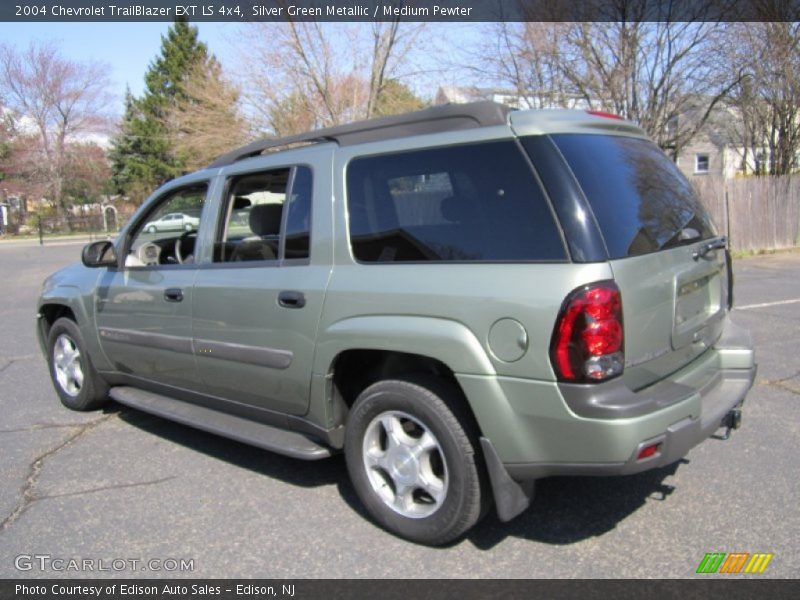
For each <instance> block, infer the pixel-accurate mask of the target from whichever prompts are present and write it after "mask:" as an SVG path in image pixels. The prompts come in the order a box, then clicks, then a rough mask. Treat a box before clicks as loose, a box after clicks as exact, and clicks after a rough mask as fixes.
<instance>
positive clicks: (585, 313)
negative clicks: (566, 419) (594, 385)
mask: <svg viewBox="0 0 800 600" xmlns="http://www.w3.org/2000/svg"><path fill="white" fill-rule="evenodd" d="M624 337H625V336H624V329H623V326H622V298H621V296H620V292H619V288H617V285H616V284H615V283H614V282H613V281H601V282H598V283H594V284H591V285H587V286H583V287H580V288H578V289H576V290H574V291H573V292H572V293H571V294H570V295H569V296H567V298H566V300H564V304H563V305H562V307H561V312H560V313H559V316H558V320H557V321H556V326H555V328H554V329H553V337H552V339H551V341H550V361H551V362H552V364H553V369H554V370H555V372H556V375H557V376H558V379H559V380H560V381H570V382H596V381H605V380H606V379H610V378H611V377H616V376H617V375H619V374H621V373H622V370H623V366H624V364H625V354H624V348H623V346H624Z"/></svg>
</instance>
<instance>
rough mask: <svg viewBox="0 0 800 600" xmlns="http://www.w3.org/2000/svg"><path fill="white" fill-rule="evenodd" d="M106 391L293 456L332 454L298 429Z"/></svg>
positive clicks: (132, 392) (131, 391)
mask: <svg viewBox="0 0 800 600" xmlns="http://www.w3.org/2000/svg"><path fill="white" fill-rule="evenodd" d="M108 395H109V396H111V398H113V399H114V400H116V401H117V402H119V403H120V404H124V405H126V406H130V407H131V408H137V409H139V410H143V411H144V412H148V413H151V414H154V415H156V416H159V417H164V418H165V419H169V420H170V421H176V422H178V423H182V424H184V425H189V426H190V427H195V428H197V429H202V430H203V431H208V432H210V433H216V434H217V435H221V436H223V437H226V438H230V439H232V440H236V441H238V442H243V443H245V444H250V445H251V446H256V447H258V448H263V449H264V450H270V451H272V452H277V453H278V454H283V455H285V456H290V457H292V458H299V459H301V460H319V459H322V458H327V457H329V456H331V455H332V454H333V451H332V450H331V449H330V448H328V447H326V446H321V445H319V444H317V443H316V442H314V441H312V440H311V439H309V438H307V437H306V436H304V435H303V434H301V433H297V432H295V431H287V430H285V429H280V428H278V427H273V426H271V425H265V424H264V423H258V422H256V421H250V420H248V419H242V418H241V417H236V416H234V415H229V414H226V413H223V412H219V411H216V410H212V409H210V408H205V407H203V406H198V405H196V404H190V403H188V402H182V401H180V400H175V399H174V398H170V397H168V396H162V395H160V394H154V393H152V392H147V391H145V390H140V389H139V388H135V387H129V386H120V387H112V388H111V390H110V391H109V393H108Z"/></svg>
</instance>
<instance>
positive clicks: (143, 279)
mask: <svg viewBox="0 0 800 600" xmlns="http://www.w3.org/2000/svg"><path fill="white" fill-rule="evenodd" d="M301 144H302V145H301ZM180 212H190V213H194V214H199V215H200V224H199V227H198V228H197V230H191V231H185V232H159V231H156V232H151V231H148V228H147V227H146V224H147V223H149V222H152V221H154V220H157V219H159V218H160V217H161V216H163V215H166V214H169V213H180ZM731 301H732V274H731V265H730V256H729V254H728V252H727V250H726V248H725V239H724V238H722V237H720V236H718V235H717V233H716V232H715V230H714V227H713V225H712V223H711V222H710V220H709V218H708V216H707V214H706V213H705V211H704V210H703V208H702V206H701V205H700V204H699V203H698V201H697V199H696V197H695V195H694V193H693V191H692V188H691V187H690V185H689V184H688V182H687V181H686V179H685V178H684V177H683V176H682V175H681V174H680V173H679V171H678V170H677V168H676V167H675V165H674V164H673V163H672V162H671V161H670V160H669V159H668V158H667V157H666V156H665V155H664V153H663V152H662V151H661V150H659V148H658V147H657V146H656V145H655V144H654V143H652V142H651V141H649V140H648V139H647V138H646V137H645V135H644V133H643V132H642V131H641V130H640V129H638V128H637V127H635V126H634V125H632V124H630V123H627V122H625V121H622V120H620V119H618V118H614V117H612V116H611V115H606V114H601V113H586V112H580V111H548V110H542V111H511V110H510V109H508V108H506V107H504V106H501V105H499V104H494V103H490V102H482V103H475V104H466V105H460V106H459V105H448V106H442V107H436V108H430V109H427V110H423V111H420V112H417V113H412V114H408V115H402V116H395V117H386V118H381V119H376V120H372V121H365V122H361V123H355V124H352V125H345V126H340V127H333V128H330V129H323V130H319V131H314V132H311V133H308V134H303V135H298V136H293V137H289V138H284V139H279V140H266V141H261V142H255V143H253V144H251V145H249V146H245V147H244V148H241V149H239V150H236V151H234V152H232V153H230V154H228V155H225V156H223V157H221V158H219V159H218V160H216V161H215V162H214V163H213V164H211V165H210V166H209V167H208V168H206V169H203V170H202V171H199V172H197V173H193V174H191V175H187V176H185V177H181V178H180V179H177V180H174V181H171V182H169V183H167V184H166V185H164V186H163V187H162V188H161V189H159V190H158V191H156V192H155V194H153V196H152V197H151V198H150V199H149V200H147V201H146V202H145V203H144V204H143V205H142V207H141V209H140V210H139V211H138V212H137V214H136V215H135V216H134V217H133V218H132V219H131V220H130V222H129V223H128V224H127V226H126V227H125V228H124V229H123V230H122V232H121V234H120V235H119V237H118V238H117V240H116V241H114V242H113V243H112V242H108V241H101V242H95V243H93V244H89V245H88V246H87V247H86V248H85V249H84V252H83V264H82V265H75V266H72V267H68V268H66V269H63V270H61V271H59V272H57V273H55V274H54V275H52V276H51V277H50V278H48V279H47V280H46V281H45V283H44V288H43V290H42V295H41V299H40V300H39V306H38V331H39V336H40V339H41V344H42V348H43V349H44V352H45V354H46V356H47V359H48V363H49V367H50V375H51V376H52V379H53V384H54V386H55V389H56V391H57V393H58V395H59V397H60V398H61V401H62V402H63V403H64V404H65V405H66V406H67V407H69V408H71V409H75V410H89V409H94V408H97V407H99V406H100V405H101V404H102V403H103V402H105V401H106V399H107V398H108V397H110V398H113V399H114V400H116V401H118V402H121V403H123V404H126V405H129V406H132V407H135V408H138V409H141V410H144V411H148V412H151V413H154V414H156V415H160V416H162V417H165V418H167V419H173V420H175V421H179V422H181V423H185V424H188V425H192V426H195V427H197V428H200V429H203V430H206V431H212V432H215V433H219V434H221V435H224V436H228V437H231V438H233V439H236V440H240V441H243V442H247V443H250V444H252V445H254V446H258V447H260V448H266V449H268V450H272V451H274V452H279V453H282V454H286V455H288V456H292V457H295V458H299V459H307V460H315V459H321V458H325V457H327V456H330V455H332V454H334V453H337V452H340V451H344V454H345V457H346V461H347V467H348V470H349V473H350V477H351V479H352V483H353V486H354V488H355V490H356V492H357V493H358V495H359V497H360V499H361V500H362V502H363V503H364V505H365V506H366V507H367V509H368V511H369V512H370V514H371V515H372V516H373V517H374V519H375V520H376V521H377V522H378V523H380V525H381V526H383V527H385V528H386V529H388V530H390V531H392V532H394V533H396V534H398V535H400V536H403V537H405V538H407V539H410V540H414V541H417V542H421V543H426V544H444V543H446V542H448V541H450V540H453V539H455V538H457V537H458V536H460V535H462V534H464V532H466V531H467V530H469V529H470V528H471V527H472V526H473V525H474V524H475V523H476V522H477V521H478V520H479V519H480V518H481V517H482V516H483V515H484V514H486V512H487V511H488V509H489V507H490V505H491V502H492V501H493V502H494V504H495V506H496V509H497V511H498V515H499V517H500V518H501V519H502V520H509V519H511V518H513V517H514V516H516V515H517V514H519V513H520V512H521V511H522V510H524V509H525V508H526V507H527V506H528V504H529V502H530V498H531V496H532V492H533V483H534V481H535V480H536V479H538V478H541V477H547V476H549V475H569V474H576V475H619V474H627V473H638V472H640V471H644V470H646V469H652V468H656V467H661V466H664V465H668V464H670V463H672V462H674V461H676V460H678V459H679V458H681V457H682V456H683V455H685V454H686V453H687V452H688V451H689V449H690V448H692V447H693V446H694V445H696V444H698V443H699V442H701V441H702V440H704V439H706V438H707V437H709V436H710V435H711V434H712V433H714V432H715V431H716V430H717V429H718V428H720V427H725V428H727V431H728V432H729V431H730V429H735V428H737V427H738V425H739V420H740V418H741V412H740V406H741V404H742V402H743V400H744V398H745V395H746V394H747V391H748V390H749V388H750V386H751V384H752V382H753V378H754V376H755V372H756V366H755V363H754V354H753V350H752V348H751V342H750V339H749V335H748V334H747V332H745V331H743V330H742V329H740V328H738V327H737V326H736V325H734V324H733V323H732V322H731V321H730V319H729V312H730V308H731ZM298 468H300V467H299V466H298Z"/></svg>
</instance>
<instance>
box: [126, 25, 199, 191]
mask: <svg viewBox="0 0 800 600" xmlns="http://www.w3.org/2000/svg"><path fill="white" fill-rule="evenodd" d="M208 60H209V56H208V49H207V48H206V45H205V44H204V43H202V42H200V41H199V40H198V39H197V28H196V27H194V26H192V25H189V24H188V23H187V22H186V21H183V20H179V21H175V22H174V23H173V24H172V26H170V28H169V31H168V32H167V35H166V36H161V52H160V54H159V56H158V57H156V59H155V60H154V61H153V62H151V63H150V66H149V68H148V70H147V73H146V74H145V91H144V94H143V96H142V97H141V98H138V99H137V98H133V97H131V96H130V94H128V96H127V97H126V103H125V104H126V105H125V116H124V117H123V122H122V127H121V131H120V134H119V135H118V136H117V137H116V139H115V140H114V142H113V148H112V151H111V159H112V176H113V180H114V183H115V185H116V187H117V191H119V192H120V193H122V194H125V195H127V196H132V197H134V198H137V199H141V198H142V197H143V194H145V193H146V191H145V190H150V189H152V188H154V187H156V186H157V185H158V184H160V183H162V182H163V181H165V180H167V179H171V178H173V177H175V176H177V175H180V174H181V172H182V171H183V170H184V168H185V166H184V165H183V164H182V161H181V159H180V156H178V155H177V153H176V152H175V148H174V140H173V132H172V131H171V130H170V126H169V122H168V119H167V115H168V112H169V109H170V107H172V106H174V105H175V104H176V103H177V102H179V101H183V100H185V99H186V91H185V84H186V80H187V78H188V74H189V73H190V72H191V71H192V70H193V69H195V68H196V67H197V65H200V64H203V63H204V62H206V61H208Z"/></svg>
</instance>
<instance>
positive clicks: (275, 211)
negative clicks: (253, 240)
mask: <svg viewBox="0 0 800 600" xmlns="http://www.w3.org/2000/svg"><path fill="white" fill-rule="evenodd" d="M282 212H283V205H282V204H257V205H256V206H254V207H253V208H251V209H250V230H251V231H252V232H253V233H254V234H255V235H258V236H265V235H278V234H279V233H280V232H281V214H282Z"/></svg>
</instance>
